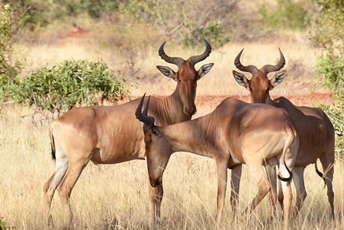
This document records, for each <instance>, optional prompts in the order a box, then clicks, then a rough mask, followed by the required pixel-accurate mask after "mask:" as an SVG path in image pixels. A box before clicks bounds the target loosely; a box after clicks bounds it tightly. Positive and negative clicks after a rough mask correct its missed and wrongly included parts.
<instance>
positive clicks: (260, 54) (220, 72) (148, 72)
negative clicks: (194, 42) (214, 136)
mask: <svg viewBox="0 0 344 230" xmlns="http://www.w3.org/2000/svg"><path fill="white" fill-rule="evenodd" d="M100 33H101V32H99V34H100ZM97 34H98V33H97V31H93V32H92V33H90V35H88V36H87V37H85V38H83V39H65V40H57V41H54V42H52V43H47V44H43V45H42V44H40V45H34V44H33V45H30V46H27V45H25V44H17V45H16V46H15V47H14V48H15V51H16V54H15V58H16V59H17V60H20V61H21V62H22V63H24V66H26V69H24V71H23V72H24V74H25V73H27V72H28V71H30V70H34V69H37V68H41V67H43V66H46V65H48V66H53V65H55V64H56V63H59V62H61V61H62V60H65V59H71V58H74V59H86V60H97V59H103V60H104V61H105V62H106V63H108V65H109V67H110V68H112V69H117V70H121V71H123V72H125V73H126V74H127V78H128V80H130V81H136V82H137V83H138V84H139V87H138V88H133V89H131V92H132V94H133V95H142V94H143V93H144V92H147V93H149V94H157V95H168V94H170V93H171V92H172V91H173V90H174V88H175V82H174V81H172V80H170V79H168V78H166V77H164V76H163V75H162V74H161V73H160V72H159V71H158V70H157V69H156V67H155V66H156V65H169V66H171V68H172V69H174V70H175V71H176V70H177V68H176V66H174V65H170V64H168V63H166V62H164V61H163V60H162V59H161V58H160V57H159V56H158V52H157V51H158V48H159V46H160V45H161V43H162V42H163V40H161V41H157V42H155V43H154V45H152V46H146V45H145V42H141V43H137V44H135V45H133V47H132V48H131V49H127V48H125V47H123V46H120V45H116V44H113V43H111V42H109V41H108V40H106V38H105V37H106V36H105V35H102V36H100V37H96V35H97ZM142 36H143V35H142ZM142 36H141V37H142ZM145 39H147V37H145ZM145 39H143V41H145ZM242 48H245V51H244V53H243V55H242V63H243V64H244V65H248V64H254V65H256V66H257V67H258V68H261V67H262V66H263V65H265V64H275V63H276V62H277V61H278V58H279V53H278V48H281V50H282V51H283V53H284V55H285V58H286V62H287V63H286V66H285V68H284V69H285V70H286V71H287V77H286V79H285V80H284V82H283V86H279V87H277V88H276V89H274V90H273V91H272V94H276V95H294V94H305V93H309V92H312V91H316V92H324V91H325V90H324V89H323V88H321V87H320V86H319V84H316V83H315V82H314V73H313V72H312V66H314V64H315V60H316V54H317V53H318V52H319V50H317V49H315V48H312V47H309V46H307V45H305V44H304V43H302V42H301V41H299V40H298V39H297V36H296V34H294V33H291V32H285V34H284V35H280V36H271V38H269V39H267V40H265V41H260V42H255V43H234V42H233V43H228V44H227V45H226V46H224V47H222V48H220V49H217V50H213V52H212V53H211V54H210V56H209V57H208V58H207V59H206V60H205V61H203V62H201V63H198V64H196V69H199V68H200V66H201V65H203V64H205V63H211V62H213V63H215V65H214V67H213V69H212V70H211V71H210V72H209V74H208V75H206V76H205V77H204V78H203V79H201V80H200V81H199V82H198V92H197V94H198V95H233V94H239V95H247V93H248V92H247V91H246V90H245V89H244V88H243V87H241V86H239V85H238V84H237V83H236V82H235V80H234V78H233V75H232V70H235V69H236V68H235V66H234V63H233V62H234V59H235V57H236V55H237V54H238V53H239V52H240V50H241V49H242ZM165 51H166V53H167V54H168V55H170V56H180V57H182V58H185V59H187V58H188V57H190V56H192V55H196V54H197V55H198V54H200V53H202V52H203V51H204V48H203V47H202V48H200V49H183V48H181V47H180V46H178V45H174V44H172V43H169V42H167V43H166V46H165ZM247 76H248V77H251V76H250V75H249V74H247ZM269 76H270V77H272V76H273V73H271V75H269Z"/></svg>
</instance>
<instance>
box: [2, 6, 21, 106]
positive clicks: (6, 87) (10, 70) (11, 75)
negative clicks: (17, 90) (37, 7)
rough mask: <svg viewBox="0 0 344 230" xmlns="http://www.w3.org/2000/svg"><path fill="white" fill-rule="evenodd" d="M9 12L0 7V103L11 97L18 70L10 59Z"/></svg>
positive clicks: (10, 26)
mask: <svg viewBox="0 0 344 230" xmlns="http://www.w3.org/2000/svg"><path fill="white" fill-rule="evenodd" d="M6 7H7V6H6ZM10 14H11V12H10V10H9V9H5V8H4V9H0V103H1V102H3V101H4V100H6V99H7V98H11V96H12V95H11V93H12V91H11V86H12V85H13V84H17V82H18V77H17V74H18V73H19V72H20V66H19V64H14V65H13V64H12V63H11V59H10V54H11V51H12V40H11V38H12V37H11V29H12V23H13V21H12V20H11V18H10Z"/></svg>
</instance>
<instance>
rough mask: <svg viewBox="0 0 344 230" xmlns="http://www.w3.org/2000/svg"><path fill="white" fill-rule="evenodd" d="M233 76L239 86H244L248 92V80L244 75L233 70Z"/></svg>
mask: <svg viewBox="0 0 344 230" xmlns="http://www.w3.org/2000/svg"><path fill="white" fill-rule="evenodd" d="M233 76H234V79H235V80H236V81H237V82H238V83H239V85H241V86H244V87H245V88H246V89H247V90H250V80H248V79H247V78H246V77H245V75H244V74H242V73H239V72H237V71H235V70H233Z"/></svg>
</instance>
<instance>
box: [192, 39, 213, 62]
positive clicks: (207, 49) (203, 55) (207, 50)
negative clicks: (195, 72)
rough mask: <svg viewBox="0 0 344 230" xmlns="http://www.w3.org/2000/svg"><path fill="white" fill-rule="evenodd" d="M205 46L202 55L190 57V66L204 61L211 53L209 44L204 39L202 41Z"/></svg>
mask: <svg viewBox="0 0 344 230" xmlns="http://www.w3.org/2000/svg"><path fill="white" fill-rule="evenodd" d="M203 40H204V42H205V45H206V48H205V51H204V53H203V54H201V55H198V56H192V57H189V59H188V60H189V61H190V62H191V63H192V65H195V64H196V63H198V62H200V61H203V60H204V59H206V58H207V57H208V56H209V55H210V53H211V45H210V44H209V42H208V41H207V40H205V39H203Z"/></svg>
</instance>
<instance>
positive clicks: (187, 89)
mask: <svg viewBox="0 0 344 230" xmlns="http://www.w3.org/2000/svg"><path fill="white" fill-rule="evenodd" d="M204 41H205V43H206V50H205V51H204V53H203V54H201V55H199V56H192V57H190V58H188V59H187V60H186V61H185V60H184V59H182V58H180V57H169V56H167V55H166V54H165V51H164V45H165V42H164V43H163V44H162V45H161V47H160V49H159V55H160V57H161V58H162V59H163V60H165V61H166V62H168V63H171V64H175V65H177V66H178V71H177V72H174V71H173V70H172V69H171V68H170V67H167V66H157V68H158V69H159V70H160V72H161V73H162V74H164V75H165V76H166V77H169V78H172V79H173V80H175V81H176V82H177V83H178V85H177V91H178V94H179V98H180V101H181V102H182V104H183V112H184V113H185V114H186V115H189V116H192V115H194V114H195V113H196V111H197V109H196V105H195V97H196V88H197V81H198V80H199V79H201V77H203V76H204V75H206V74H207V73H208V72H209V71H210V69H211V68H212V67H213V65H214V64H213V63H211V64H205V65H203V66H201V68H200V69H199V70H198V71H196V69H195V67H194V66H195V64H196V63H198V62H200V61H202V60H204V59H205V58H207V57H208V56H209V54H210V52H211V46H210V44H209V43H208V42H207V41H206V40H204Z"/></svg>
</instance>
